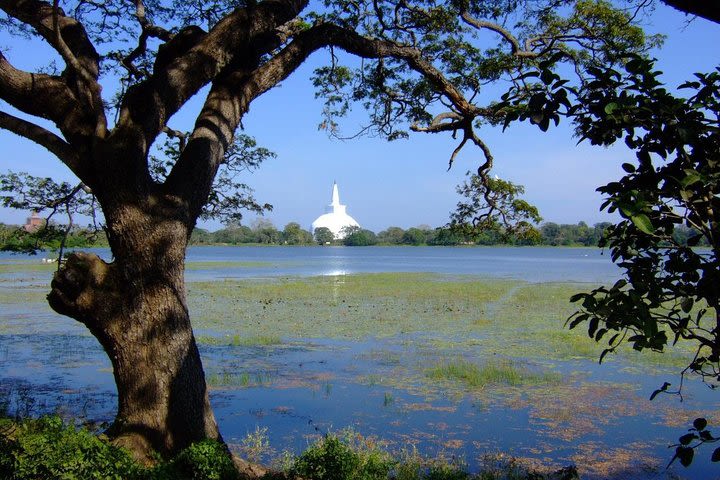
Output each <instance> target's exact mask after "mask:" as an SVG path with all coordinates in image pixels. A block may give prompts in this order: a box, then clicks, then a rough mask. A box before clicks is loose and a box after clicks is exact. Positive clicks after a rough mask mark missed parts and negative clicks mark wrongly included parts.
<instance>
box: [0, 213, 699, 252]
mask: <svg viewBox="0 0 720 480" xmlns="http://www.w3.org/2000/svg"><path fill="white" fill-rule="evenodd" d="M610 225H611V224H610V223H609V222H602V223H596V224H595V225H593V226H589V225H588V224H586V223H585V222H579V223H577V224H558V223H553V222H547V223H543V224H542V225H541V226H540V227H539V228H538V230H537V234H536V235H530V236H527V235H524V236H522V237H521V238H519V237H517V236H515V235H512V234H511V235H508V234H506V233H504V232H502V230H499V229H486V230H482V231H477V232H473V233H472V234H469V233H466V232H462V231H459V230H457V229H453V228H450V227H438V228H432V227H430V226H428V225H420V226H417V227H411V228H408V229H407V230H405V229H402V228H400V227H388V228H387V229H385V230H382V231H380V232H378V233H375V232H373V231H371V230H367V229H364V228H359V227H351V228H349V229H348V230H347V231H346V232H345V234H346V236H345V238H343V239H336V238H335V237H334V235H333V233H332V232H331V231H330V230H329V229H327V228H318V229H317V230H315V232H314V235H313V234H312V233H311V232H310V231H309V230H306V229H304V228H302V227H301V226H300V224H299V223H297V222H290V223H288V224H287V225H285V227H284V228H283V229H282V230H278V229H277V227H275V225H273V224H272V222H270V221H269V220H265V219H259V220H256V221H255V222H254V223H253V224H252V225H250V226H247V225H230V226H227V227H225V228H222V229H220V230H217V231H214V232H211V231H208V230H205V229H202V228H196V229H195V230H194V231H193V234H192V237H191V239H190V243H191V244H192V245H318V244H319V245H346V246H370V245H415V246H420V245H428V246H434V245H444V246H453V245H517V246H521V245H539V246H542V245H547V246H576V247H577V246H585V247H593V246H597V245H598V243H599V241H600V239H601V238H602V236H603V234H604V232H605V231H606V229H607V228H608V227H609V226H610ZM63 234H64V232H63V230H62V229H61V228H59V227H57V226H53V225H50V226H47V227H46V228H43V229H39V230H37V231H35V232H27V231H25V230H24V229H23V228H22V227H18V226H16V225H5V224H2V223H0V250H6V251H7V250H9V251H16V252H26V251H31V250H32V249H33V247H34V246H35V245H37V244H38V243H40V242H42V243H43V245H48V246H49V248H50V249H51V250H53V249H58V248H59V247H60V245H61V241H62V236H63ZM675 236H676V237H677V238H676V240H677V241H678V242H679V243H686V242H687V239H688V238H691V237H693V236H694V233H693V231H692V230H691V229H689V228H685V227H681V228H677V229H676V232H675ZM103 246H107V239H106V238H105V235H103V234H102V232H99V234H98V232H93V231H92V230H90V229H83V228H73V229H72V231H71V232H70V234H69V235H68V237H67V239H66V240H65V245H64V247H65V248H85V247H103ZM701 246H702V245H701Z"/></svg>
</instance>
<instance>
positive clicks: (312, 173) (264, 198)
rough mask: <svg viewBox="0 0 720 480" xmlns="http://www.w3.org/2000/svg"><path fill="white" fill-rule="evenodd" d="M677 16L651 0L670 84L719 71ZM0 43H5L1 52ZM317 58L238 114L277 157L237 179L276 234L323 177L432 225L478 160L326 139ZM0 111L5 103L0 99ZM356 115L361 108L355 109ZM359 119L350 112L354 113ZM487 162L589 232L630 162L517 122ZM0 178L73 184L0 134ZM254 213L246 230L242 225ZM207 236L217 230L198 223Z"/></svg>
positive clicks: (371, 224) (408, 221)
mask: <svg viewBox="0 0 720 480" xmlns="http://www.w3.org/2000/svg"><path fill="white" fill-rule="evenodd" d="M687 22H688V19H687V17H686V16H684V15H683V14H680V13H678V12H675V11H674V10H672V9H670V8H669V7H666V6H664V5H662V4H658V7H657V10H656V12H655V13H654V14H653V16H652V18H651V23H650V24H648V25H647V28H646V30H647V31H648V32H651V33H657V32H659V33H664V34H666V35H667V36H668V38H667V41H666V43H665V45H664V46H663V48H662V49H660V50H659V51H657V52H656V53H655V56H656V57H657V58H658V59H659V68H660V69H661V70H663V71H664V72H665V76H664V79H665V80H666V82H667V84H668V85H669V86H677V85H678V84H680V83H682V82H683V81H685V80H688V79H690V78H691V75H692V73H693V72H696V71H709V70H711V69H712V68H714V67H715V66H717V65H718V64H719V63H720V58H719V57H720V49H718V47H717V45H718V44H720V25H715V24H712V23H710V22H708V21H705V20H703V19H695V20H693V21H692V22H690V23H689V24H688V23H687ZM13 42H14V41H13V40H11V39H9V38H8V36H7V34H6V32H4V31H2V32H0V48H2V50H3V52H4V53H5V55H6V56H7V57H8V58H9V60H10V61H11V62H13V63H14V64H15V65H16V66H19V67H21V68H22V67H23V66H24V67H25V68H30V67H29V66H30V65H32V64H33V63H35V64H37V62H38V61H39V60H38V59H41V58H42V53H43V51H44V52H45V53H46V52H47V50H45V49H43V48H41V47H40V46H38V45H36V44H33V45H24V46H21V45H17V44H14V43H13ZM7 46H11V48H10V49H9V51H8V50H7V49H6V47H7ZM324 55H327V53H318V54H316V56H315V57H313V58H311V59H310V60H309V61H308V62H306V64H304V65H303V66H302V67H301V69H300V70H299V71H297V72H296V73H295V74H294V75H293V76H292V77H291V78H290V79H288V80H287V81H286V82H284V83H283V84H282V85H281V86H280V87H278V88H275V89H273V90H271V91H270V92H268V93H266V94H265V95H263V96H262V97H261V98H259V99H257V100H256V101H255V102H254V103H253V104H252V105H251V109H250V113H249V114H248V115H247V116H246V117H245V119H244V121H243V124H244V127H245V133H247V134H249V135H252V136H255V137H256V139H257V140H258V143H259V144H260V145H262V146H264V147H267V148H269V149H270V150H273V151H274V152H275V153H277V158H275V159H271V160H268V161H267V162H266V163H265V164H263V165H262V167H261V168H260V169H259V170H258V171H256V172H255V173H253V174H252V175H249V176H248V177H247V178H245V179H243V181H245V182H246V183H248V184H250V185H251V186H252V187H253V188H254V189H255V196H256V198H257V200H258V201H260V202H268V203H271V204H273V205H274V210H273V211H272V212H270V213H268V214H267V215H266V218H267V219H269V220H271V221H272V222H273V223H274V224H275V225H276V226H277V227H278V228H280V229H282V227H283V226H284V225H285V224H287V223H288V222H291V221H296V222H298V223H300V224H301V225H302V226H303V227H305V228H309V227H310V224H311V223H312V221H313V220H314V219H315V218H316V217H317V216H318V215H320V214H322V213H323V212H324V207H325V205H326V204H328V203H329V202H330V194H331V187H332V183H333V181H337V183H338V186H339V188H340V200H341V202H342V203H344V204H346V205H347V206H348V213H349V214H350V215H352V216H353V217H354V218H355V219H356V220H357V221H358V222H359V223H360V225H362V226H363V227H364V228H368V229H370V230H373V231H375V232H378V231H380V230H383V229H385V228H387V227H389V226H399V227H402V228H409V227H412V226H417V225H421V224H426V225H430V226H433V227H434V226H440V225H443V224H444V223H446V222H447V221H448V218H449V213H450V211H451V210H452V209H453V208H454V206H455V204H456V203H457V201H458V200H459V197H458V195H457V193H456V192H455V187H456V185H457V184H459V183H461V182H462V181H463V179H464V175H465V172H466V171H467V170H474V169H475V168H477V165H478V164H479V162H480V161H481V153H480V151H479V150H476V149H473V148H472V147H468V148H466V149H465V150H464V151H463V153H462V154H461V156H460V157H459V158H458V159H457V160H456V162H455V165H454V166H453V168H452V169H451V170H450V171H447V161H448V158H449V156H450V154H451V152H452V150H453V149H454V148H455V146H456V145H457V142H456V141H454V140H452V139H451V138H450V136H449V135H445V134H436V135H428V134H411V137H410V139H409V140H400V141H396V142H391V143H388V142H386V141H384V140H382V139H377V138H360V139H354V140H348V141H339V140H334V139H329V138H328V136H327V134H326V133H325V132H323V131H318V129H317V125H318V123H319V122H320V112H321V109H322V105H321V104H320V102H319V101H317V100H315V99H314V92H313V89H312V85H311V83H310V80H309V77H310V74H311V73H312V69H313V67H314V65H317V64H318V63H320V62H322V61H323V60H324V57H323V56H324ZM194 100H196V101H193V102H191V103H190V104H189V105H188V106H187V108H185V109H183V110H182V111H181V112H179V113H178V114H177V115H176V116H175V117H174V118H173V119H172V121H171V126H172V127H173V128H176V129H183V130H189V129H190V128H191V127H192V122H193V119H194V115H193V112H197V110H198V108H199V105H200V101H199V99H194ZM0 108H2V109H6V108H7V105H5V104H4V103H3V102H0ZM357 112H358V114H361V112H362V110H361V109H359V108H358V110H357ZM358 116H359V115H358ZM357 126H358V119H357V116H356V117H355V118H353V117H350V118H349V119H348V121H346V122H345V123H344V124H343V125H342V127H343V131H344V132H345V133H347V134H350V133H353V132H354V131H355V129H356V128H357ZM479 133H480V135H481V136H482V137H483V139H484V140H485V142H486V143H487V144H488V145H489V146H490V148H491V149H492V151H493V155H494V156H495V160H496V162H495V169H494V173H495V174H497V175H499V176H500V177H501V178H503V179H506V180H509V181H512V182H514V183H518V184H521V185H524V186H525V188H526V195H525V198H526V199H527V200H528V201H530V202H531V203H533V204H535V205H536V206H538V207H539V209H540V213H541V215H542V216H543V218H544V219H545V220H546V221H553V222H558V223H577V222H578V221H581V220H583V221H586V222H588V223H590V224H593V223H595V222H599V221H604V220H608V218H609V217H607V216H606V215H605V214H603V213H601V212H599V211H598V208H599V205H600V203H601V197H600V196H599V195H598V194H597V193H596V192H595V191H594V190H595V188H597V187H598V186H600V185H602V184H605V183H607V182H608V181H611V180H612V179H615V178H618V176H619V175H620V174H621V170H620V168H619V165H620V164H621V163H622V162H624V161H628V160H632V158H633V156H632V154H629V153H628V152H626V151H624V150H623V149H622V148H614V149H601V148H597V147H590V146H589V145H585V144H581V145H579V146H577V145H576V142H577V140H576V139H574V138H572V136H571V131H570V130H569V129H568V128H564V127H563V126H561V128H557V129H553V130H551V131H550V132H548V133H542V132H540V130H538V129H537V128H535V127H531V126H529V125H520V126H517V127H513V128H510V129H508V130H507V131H505V132H501V131H500V130H499V129H493V128H488V129H487V130H482V131H480V132H479ZM0 152H1V154H0V171H2V172H6V171H8V170H13V171H26V172H29V173H31V174H33V175H39V176H40V175H41V176H50V177H53V178H54V179H56V180H67V181H73V180H74V179H73V177H72V175H71V174H70V172H69V171H68V170H67V168H65V167H64V166H63V165H62V164H61V163H60V162H59V161H58V160H57V159H55V158H54V157H52V155H51V154H49V153H48V152H47V151H45V150H44V149H42V148H41V147H38V146H36V145H34V144H32V143H31V142H29V141H27V140H24V139H22V138H19V137H16V136H15V135H13V134H11V133H8V132H6V131H3V130H0ZM28 213H29V212H17V211H11V210H7V209H0V222H5V223H24V220H25V217H26V216H27V215H28ZM253 218H254V217H253V216H248V217H246V221H245V222H244V223H248V224H249V223H251V222H252V220H253ZM200 226H203V227H205V228H209V229H211V230H214V229H217V228H220V227H221V225H219V224H217V223H209V224H208V223H205V224H201V225H200Z"/></svg>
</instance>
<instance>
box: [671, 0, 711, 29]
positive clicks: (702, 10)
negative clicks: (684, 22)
mask: <svg viewBox="0 0 720 480" xmlns="http://www.w3.org/2000/svg"><path fill="white" fill-rule="evenodd" d="M662 2H663V3H664V4H666V5H669V6H671V7H673V8H675V9H677V10H680V11H681V12H684V13H686V14H688V15H697V16H698V17H702V18H704V19H706V20H710V21H711V22H715V23H720V4H718V2H717V1H712V0H662Z"/></svg>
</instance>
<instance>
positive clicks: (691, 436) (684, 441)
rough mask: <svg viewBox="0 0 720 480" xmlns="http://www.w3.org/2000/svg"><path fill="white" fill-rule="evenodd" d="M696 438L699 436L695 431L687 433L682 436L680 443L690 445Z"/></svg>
mask: <svg viewBox="0 0 720 480" xmlns="http://www.w3.org/2000/svg"><path fill="white" fill-rule="evenodd" d="M696 438H698V436H697V435H695V434H694V433H686V434H685V435H683V436H682V437H680V443H681V444H682V445H690V442H692V441H693V440H695V439H696Z"/></svg>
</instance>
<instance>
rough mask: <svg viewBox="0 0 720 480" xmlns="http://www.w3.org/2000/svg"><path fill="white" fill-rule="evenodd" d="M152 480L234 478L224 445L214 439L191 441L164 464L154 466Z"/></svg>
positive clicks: (234, 473)
mask: <svg viewBox="0 0 720 480" xmlns="http://www.w3.org/2000/svg"><path fill="white" fill-rule="evenodd" d="M152 478H153V479H154V480H160V479H166V478H167V479H178V478H182V479H188V480H236V479H238V478H239V474H238V472H237V470H236V469H235V465H234V464H233V462H232V460H231V458H230V455H228V450H227V447H226V446H225V445H223V444H222V443H220V442H217V441H215V440H203V441H201V442H197V443H193V444H192V445H190V446H189V447H187V448H186V449H185V450H183V451H181V452H180V453H179V454H178V455H177V456H176V457H175V458H174V459H172V460H171V461H170V462H168V463H167V464H165V465H160V466H159V467H156V469H155V472H154V475H153V476H152Z"/></svg>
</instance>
